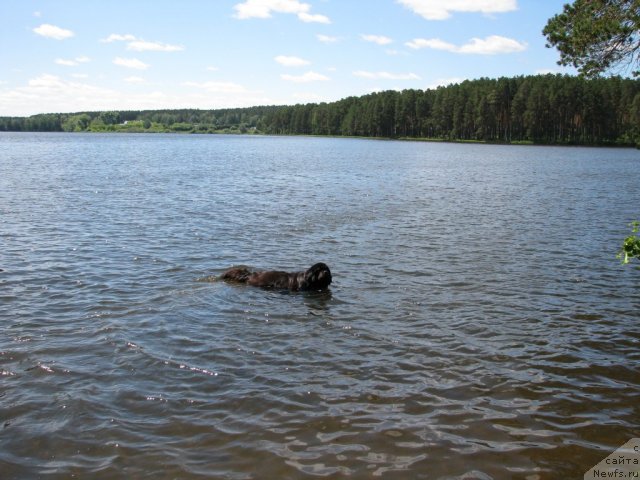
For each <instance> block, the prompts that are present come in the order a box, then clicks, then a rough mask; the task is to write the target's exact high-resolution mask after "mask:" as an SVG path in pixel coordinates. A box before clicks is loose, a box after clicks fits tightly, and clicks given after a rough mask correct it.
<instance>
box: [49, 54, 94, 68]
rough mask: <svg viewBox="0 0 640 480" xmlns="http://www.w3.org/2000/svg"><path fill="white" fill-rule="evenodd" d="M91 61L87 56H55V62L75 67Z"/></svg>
mask: <svg viewBox="0 0 640 480" xmlns="http://www.w3.org/2000/svg"><path fill="white" fill-rule="evenodd" d="M89 61H91V59H90V58H89V57H84V56H82V57H76V58H74V59H73V60H69V59H64V58H56V60H55V62H56V63H57V64H58V65H64V66H65V67H77V66H78V65H79V64H81V63H87V62H89Z"/></svg>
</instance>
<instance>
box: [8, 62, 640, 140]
mask: <svg viewBox="0 0 640 480" xmlns="http://www.w3.org/2000/svg"><path fill="white" fill-rule="evenodd" d="M0 131H76V132H80V131H92V132H105V131H125V132H126V131H129V132H182V133H264V134H276V135H331V136H358V137H377V138H406V139H429V140H443V141H478V142H491V143H533V144H563V145H636V146H640V80H634V79H628V78H621V77H608V78H593V79H587V78H584V77H582V76H569V75H551V74H548V75H535V76H518V77H511V78H506V77H502V78H498V79H489V78H480V79H477V80H467V81H464V82H462V83H458V84H453V85H449V86H445V87H438V88H437V89H428V90H403V91H395V90H388V91H383V92H376V93H370V94H368V95H364V96H359V97H348V98H345V99H342V100H339V101H336V102H331V103H310V104H304V105H303V104H299V105H290V106H262V107H250V108H237V109H218V110H196V109H185V110H148V111H120V112H78V113H71V114H62V113H56V114H52V113H50V114H39V115H33V116H30V117H0Z"/></svg>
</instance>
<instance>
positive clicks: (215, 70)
mask: <svg viewBox="0 0 640 480" xmlns="http://www.w3.org/2000/svg"><path fill="white" fill-rule="evenodd" d="M218 70H220V69H219V68H218V67H211V66H210V67H207V72H217V71H218Z"/></svg>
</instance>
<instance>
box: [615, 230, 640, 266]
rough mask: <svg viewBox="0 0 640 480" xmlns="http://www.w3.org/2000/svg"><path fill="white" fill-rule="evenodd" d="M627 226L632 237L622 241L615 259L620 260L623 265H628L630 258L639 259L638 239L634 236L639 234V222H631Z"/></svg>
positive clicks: (639, 241)
mask: <svg viewBox="0 0 640 480" xmlns="http://www.w3.org/2000/svg"><path fill="white" fill-rule="evenodd" d="M629 226H630V227H631V233H632V235H629V236H628V237H627V238H625V239H624V242H623V243H622V248H621V249H620V252H619V253H618V255H617V258H620V259H621V260H622V263H623V264H627V263H629V261H630V260H631V259H632V258H640V238H638V236H637V235H636V234H637V233H638V232H640V221H637V220H636V221H635V222H631V223H630V224H629Z"/></svg>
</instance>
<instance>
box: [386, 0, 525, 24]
mask: <svg viewBox="0 0 640 480" xmlns="http://www.w3.org/2000/svg"><path fill="white" fill-rule="evenodd" d="M397 2H398V3H400V4H401V5H404V6H405V7H406V8H408V9H409V10H411V11H412V12H414V13H416V14H417V15H420V16H422V17H424V18H426V19H427V20H446V19H447V18H449V17H450V16H451V12H471V13H484V14H491V13H503V12H510V11H513V10H516V9H517V8H518V5H517V1H516V0H446V1H443V0H397Z"/></svg>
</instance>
